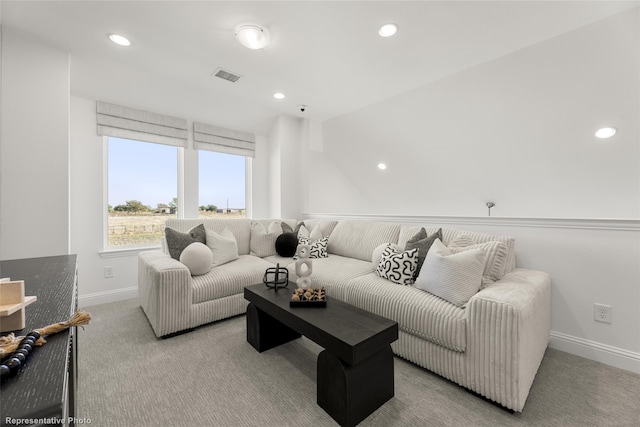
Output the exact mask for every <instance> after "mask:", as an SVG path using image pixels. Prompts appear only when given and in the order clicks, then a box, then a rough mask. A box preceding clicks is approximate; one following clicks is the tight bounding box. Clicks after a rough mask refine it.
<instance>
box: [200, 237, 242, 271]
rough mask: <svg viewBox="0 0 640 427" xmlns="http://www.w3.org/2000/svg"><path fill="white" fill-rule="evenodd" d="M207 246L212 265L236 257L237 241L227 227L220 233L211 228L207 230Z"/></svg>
mask: <svg viewBox="0 0 640 427" xmlns="http://www.w3.org/2000/svg"><path fill="white" fill-rule="evenodd" d="M207 247H209V249H210V250H211V254H212V255H213V258H212V265H213V266H214V267H218V266H221V265H223V264H226V263H228V262H231V261H235V260H237V259H238V243H237V242H236V238H235V237H234V236H233V233H231V230H229V229H228V228H225V229H224V230H223V231H222V233H220V234H218V233H216V232H215V231H213V230H207Z"/></svg>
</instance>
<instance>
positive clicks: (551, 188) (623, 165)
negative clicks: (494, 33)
mask: <svg viewBox="0 0 640 427" xmlns="http://www.w3.org/2000/svg"><path fill="white" fill-rule="evenodd" d="M638 10H639V9H638V8H636V9H633V10H631V11H629V12H626V13H623V14H620V15H617V16H614V17H612V18H610V19H607V20H604V21H601V22H598V23H595V24H592V25H589V26H586V27H584V28H581V29H578V30H575V31H573V32H570V33H567V34H565V35H561V36H559V37H556V38H553V39H550V40H548V41H546V42H543V43H540V44H537V45H534V46H530V47H528V48H525V49H523V50H521V51H518V52H515V53H513V54H510V55H507V56H504V57H502V58H499V59H497V60H494V61H491V62H487V63H485V64H482V65H479V66H476V67H473V68H471V69H468V70H466V71H463V72H461V73H459V74H456V75H453V76H450V77H448V78H445V79H442V80H440V81H437V82H435V83H432V84H428V85H425V86H422V87H419V88H417V89H415V90H412V91H410V92H407V93H404V94H402V95H399V96H396V97H393V98H391V99H388V100H385V101H383V102H380V103H377V104H373V105H371V106H369V107H367V108H363V109H361V110H357V111H354V112H352V113H350V114H346V115H343V116H340V117H336V118H333V119H331V120H328V121H326V122H325V123H324V128H323V151H324V152H323V155H318V153H310V154H309V157H310V162H311V173H310V176H311V177H312V179H313V180H314V181H315V182H312V183H311V187H312V188H314V190H315V192H314V197H313V198H312V199H311V200H310V202H309V203H308V204H307V205H306V206H305V207H304V210H305V211H306V212H362V213H371V212H372V209H373V212H376V213H385V214H415V215H472V216H476V215H485V214H486V213H487V210H486V207H485V204H486V202H488V201H492V202H494V203H496V206H495V207H494V208H493V209H492V214H493V215H497V216H505V217H564V218H582V217H584V218H638V217H640V179H639V170H640V144H638V141H639V140H640V121H639V120H638V117H640V97H639V96H638V94H639V93H640V86H639V83H640V82H639V79H638V75H639V74H640V68H639V52H640V45H639V40H640V34H639V30H638V14H639V12H638ZM398 73H400V75H399V78H401V73H402V70H398ZM603 125H613V126H615V127H617V128H618V129H619V133H618V134H617V135H616V136H615V137H613V138H611V139H610V140H606V141H603V140H598V139H597V138H595V137H594V135H593V134H594V132H595V130H596V129H597V128H599V127H601V126H603ZM381 161H384V162H386V163H387V164H388V169H387V170H386V171H385V172H381V171H379V170H378V169H377V168H376V165H377V164H378V163H379V162H381ZM329 163H331V164H333V165H335V168H336V169H338V177H336V175H335V172H334V171H332V170H331V171H326V167H327V164H329ZM340 175H342V176H343V178H340V177H339V176H340ZM327 178H328V179H331V180H334V179H338V180H340V181H342V182H343V184H344V185H338V186H335V185H323V184H324V180H325V179H327ZM316 184H318V185H316ZM332 198H337V200H339V201H340V202H341V203H334V204H330V203H328V202H329V201H330V200H331V199H332ZM345 200H346V201H348V202H347V204H346V205H344V204H343V203H342V201H345ZM349 201H350V202H349Z"/></svg>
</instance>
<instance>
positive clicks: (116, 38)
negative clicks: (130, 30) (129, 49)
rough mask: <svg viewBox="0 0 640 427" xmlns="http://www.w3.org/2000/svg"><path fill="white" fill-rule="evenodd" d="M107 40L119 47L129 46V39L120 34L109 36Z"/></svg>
mask: <svg viewBox="0 0 640 427" xmlns="http://www.w3.org/2000/svg"><path fill="white" fill-rule="evenodd" d="M109 39H111V41H112V42H114V43H115V44H117V45H120V46H131V42H130V41H129V39H128V38H126V37H125V36H121V35H120V34H109Z"/></svg>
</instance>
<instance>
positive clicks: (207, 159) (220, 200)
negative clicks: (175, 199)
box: [198, 150, 246, 218]
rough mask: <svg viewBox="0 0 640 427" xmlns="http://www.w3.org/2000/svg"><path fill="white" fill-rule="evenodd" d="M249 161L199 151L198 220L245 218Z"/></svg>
mask: <svg viewBox="0 0 640 427" xmlns="http://www.w3.org/2000/svg"><path fill="white" fill-rule="evenodd" d="M245 172H246V158H245V157H244V156H237V155H233V154H225V153H218V152H214V151H203V150H198V174H199V177H198V183H199V184H198V188H199V197H198V206H199V209H198V217H199V218H216V217H217V218H220V217H225V218H245V217H246V204H245V203H246V178H245Z"/></svg>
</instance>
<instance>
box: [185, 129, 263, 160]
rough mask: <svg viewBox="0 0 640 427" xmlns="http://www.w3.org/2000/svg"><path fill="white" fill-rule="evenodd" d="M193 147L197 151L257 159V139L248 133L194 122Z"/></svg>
mask: <svg viewBox="0 0 640 427" xmlns="http://www.w3.org/2000/svg"><path fill="white" fill-rule="evenodd" d="M193 145H194V146H195V148H196V150H207V151H217V152H219V153H226V154H237V155H240V156H245V157H255V152H256V137H255V135H254V134H252V133H248V132H240V131H237V130H232V129H225V128H221V127H218V126H213V125H207V124H204V123H197V122H194V123H193Z"/></svg>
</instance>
